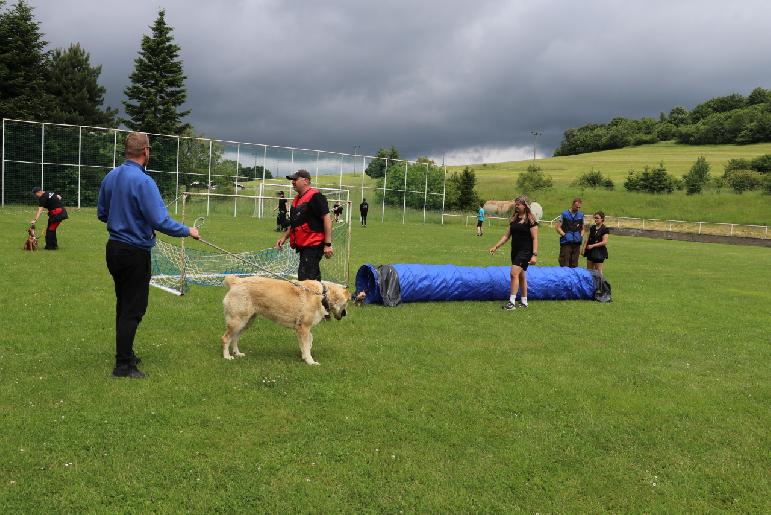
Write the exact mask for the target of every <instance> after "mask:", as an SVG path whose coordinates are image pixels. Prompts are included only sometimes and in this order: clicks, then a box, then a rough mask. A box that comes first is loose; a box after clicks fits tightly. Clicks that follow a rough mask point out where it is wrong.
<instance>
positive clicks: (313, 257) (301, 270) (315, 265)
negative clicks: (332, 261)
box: [297, 244, 324, 281]
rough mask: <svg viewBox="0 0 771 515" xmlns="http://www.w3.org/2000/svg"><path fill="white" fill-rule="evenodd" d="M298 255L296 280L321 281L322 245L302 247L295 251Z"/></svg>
mask: <svg viewBox="0 0 771 515" xmlns="http://www.w3.org/2000/svg"><path fill="white" fill-rule="evenodd" d="M297 252H298V253H299V254H300V265H299V266H298V267H297V279H298V280H300V281H305V280H307V279H310V280H314V281H320V280H321V268H320V267H319V264H320V263H321V258H322V257H323V256H324V244H321V245H316V246H314V247H302V248H300V249H297Z"/></svg>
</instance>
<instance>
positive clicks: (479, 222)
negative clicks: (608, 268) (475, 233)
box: [477, 220, 485, 227]
mask: <svg viewBox="0 0 771 515" xmlns="http://www.w3.org/2000/svg"><path fill="white" fill-rule="evenodd" d="M484 223H485V222H484V221H483V220H477V227H482V224H484Z"/></svg>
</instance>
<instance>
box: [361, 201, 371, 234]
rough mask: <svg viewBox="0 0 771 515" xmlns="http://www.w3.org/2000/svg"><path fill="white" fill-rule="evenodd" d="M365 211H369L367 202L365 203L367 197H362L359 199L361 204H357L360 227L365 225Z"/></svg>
mask: <svg viewBox="0 0 771 515" xmlns="http://www.w3.org/2000/svg"><path fill="white" fill-rule="evenodd" d="M367 213H369V204H367V199H365V198H363V199H361V204H359V215H360V216H361V226H362V227H366V226H367Z"/></svg>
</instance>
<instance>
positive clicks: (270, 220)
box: [150, 193, 350, 295]
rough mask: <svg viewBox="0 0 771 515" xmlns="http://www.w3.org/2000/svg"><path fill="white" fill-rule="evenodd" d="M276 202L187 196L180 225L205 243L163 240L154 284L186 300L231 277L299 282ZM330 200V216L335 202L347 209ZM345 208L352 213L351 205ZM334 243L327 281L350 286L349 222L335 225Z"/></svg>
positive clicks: (156, 251)
mask: <svg viewBox="0 0 771 515" xmlns="http://www.w3.org/2000/svg"><path fill="white" fill-rule="evenodd" d="M325 196H326V193H325ZM276 200H277V199H276V198H275V197H267V196H259V195H254V196H250V195H226V194H215V193H184V194H183V195H182V196H181V204H182V207H181V217H180V221H181V222H182V223H184V224H185V225H195V226H196V227H199V230H200V231H201V241H196V240H194V239H192V238H179V239H177V238H169V237H166V236H163V235H159V237H158V241H157V244H156V246H155V247H154V248H153V251H152V277H151V281H150V284H151V285H153V286H156V287H158V288H161V289H163V290H165V291H168V292H171V293H175V294H177V295H183V294H184V293H185V292H186V291H187V289H188V287H189V286H190V285H193V284H195V285H200V286H220V285H222V280H223V278H224V277H225V276H226V275H229V274H234V275H239V276H248V275H262V276H267V277H277V278H286V279H293V278H296V277H297V266H298V264H299V256H298V254H297V253H296V252H295V251H294V250H293V249H291V248H289V244H288V242H287V243H286V244H285V245H284V248H283V249H281V250H279V249H277V248H275V244H276V241H277V240H278V238H280V237H281V234H282V232H283V231H281V232H280V231H277V224H276V214H277V210H276V209H275V208H274V207H272V206H273V204H275V206H277V205H278V203H277V202H276ZM327 201H328V202H329V203H330V215H331V211H332V207H333V206H332V204H333V203H334V202H340V203H341V204H343V201H335V200H332V199H330V198H329V197H328V198H327ZM254 205H262V206H263V209H265V211H266V212H265V216H264V217H263V218H255V217H254V215H253V211H252V210H251V209H249V206H252V207H253V206H254ZM344 205H345V210H346V211H350V202H345V204H344ZM234 206H235V207H234ZM271 215H272V216H271ZM332 238H333V243H334V249H335V253H334V255H333V257H332V258H331V259H322V260H321V277H322V278H323V279H324V280H325V281H331V282H334V283H338V284H342V285H344V286H347V285H348V282H349V254H350V223H348V221H347V220H345V219H344V218H343V217H339V221H338V222H337V223H334V222H333V226H332Z"/></svg>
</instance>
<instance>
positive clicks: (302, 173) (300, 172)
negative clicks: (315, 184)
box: [286, 170, 311, 181]
mask: <svg viewBox="0 0 771 515" xmlns="http://www.w3.org/2000/svg"><path fill="white" fill-rule="evenodd" d="M300 177H304V178H305V179H308V180H311V174H309V173H308V170H297V171H296V172H295V173H293V174H292V175H287V176H286V178H287V179H289V180H290V181H293V180H295V179H299V178H300Z"/></svg>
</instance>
